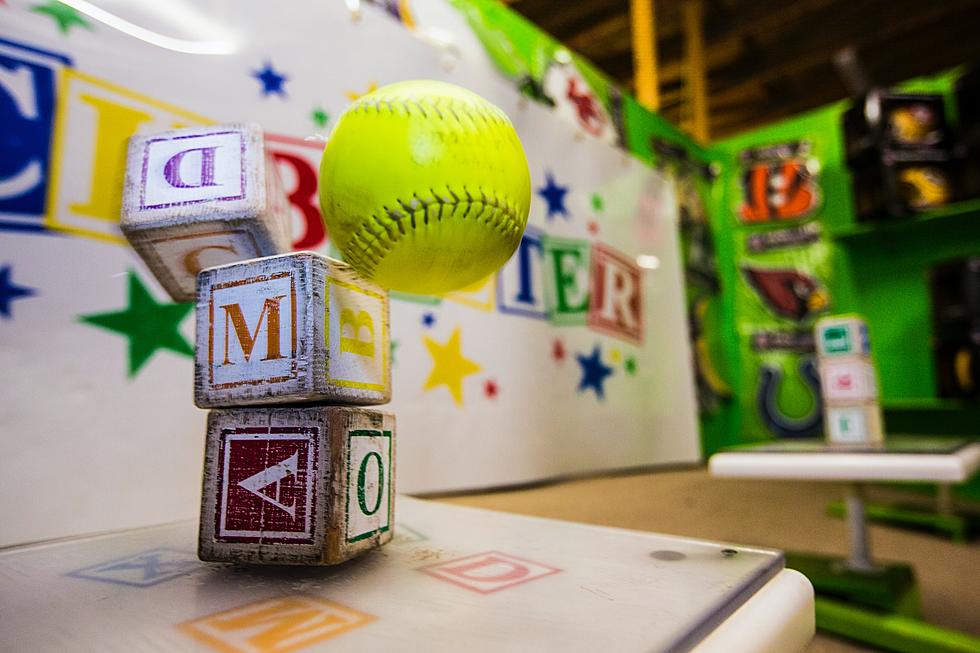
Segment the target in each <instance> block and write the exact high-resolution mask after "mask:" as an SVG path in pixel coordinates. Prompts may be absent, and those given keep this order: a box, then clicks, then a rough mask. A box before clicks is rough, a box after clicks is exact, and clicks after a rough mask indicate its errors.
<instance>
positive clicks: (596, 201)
mask: <svg viewBox="0 0 980 653" xmlns="http://www.w3.org/2000/svg"><path fill="white" fill-rule="evenodd" d="M604 206H605V202H603V201H602V195H600V194H599V193H592V209H593V210H594V211H601V210H602V209H603V207H604Z"/></svg>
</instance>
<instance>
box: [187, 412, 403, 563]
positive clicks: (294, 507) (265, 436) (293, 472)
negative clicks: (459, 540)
mask: <svg viewBox="0 0 980 653" xmlns="http://www.w3.org/2000/svg"><path fill="white" fill-rule="evenodd" d="M394 465H395V417H394V415H392V414H390V413H383V412H380V411H377V410H369V409H365V408H354V407H348V406H307V407H289V408H285V407H262V408H233V409H223V410H214V411H211V413H210V414H209V415H208V432H207V442H206V446H205V455H204V489H203V498H202V505H201V529H200V538H199V540H198V557H200V558H201V560H208V561H212V562H242V563H254V564H275V565H283V564H296V565H332V564H337V563H340V562H343V561H345V560H349V559H350V558H353V557H354V556H357V555H359V554H361V553H363V552H365V551H367V550H370V549H373V548H375V547H378V546H381V545H382V544H384V543H386V542H388V541H389V540H390V539H391V536H392V528H393V524H394V506H395V494H394V478H395V470H394Z"/></svg>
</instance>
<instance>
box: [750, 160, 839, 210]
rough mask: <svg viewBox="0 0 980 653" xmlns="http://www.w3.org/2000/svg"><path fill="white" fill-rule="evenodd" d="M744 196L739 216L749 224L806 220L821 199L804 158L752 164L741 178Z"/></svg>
mask: <svg viewBox="0 0 980 653" xmlns="http://www.w3.org/2000/svg"><path fill="white" fill-rule="evenodd" d="M742 197H743V200H742V205H741V206H740V207H739V209H738V217H739V220H741V221H742V222H744V223H747V224H752V223H759V222H774V221H780V220H799V219H802V218H805V217H807V216H809V215H811V214H812V213H813V212H814V210H815V209H816V208H817V204H818V203H819V199H820V196H819V189H818V188H817V184H816V179H815V177H814V175H813V174H812V173H811V172H810V170H809V169H808V168H807V164H806V161H804V160H802V159H788V160H783V161H776V162H772V161H767V162H760V163H755V164H753V165H751V166H750V167H749V168H748V169H747V170H746V171H745V172H744V173H743V175H742Z"/></svg>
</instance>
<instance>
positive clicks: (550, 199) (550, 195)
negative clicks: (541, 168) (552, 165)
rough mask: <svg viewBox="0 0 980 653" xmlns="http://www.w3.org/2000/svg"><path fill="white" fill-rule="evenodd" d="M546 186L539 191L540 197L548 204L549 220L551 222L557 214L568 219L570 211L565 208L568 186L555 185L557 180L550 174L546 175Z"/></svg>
mask: <svg viewBox="0 0 980 653" xmlns="http://www.w3.org/2000/svg"><path fill="white" fill-rule="evenodd" d="M545 180H546V182H547V183H545V185H544V186H542V187H541V188H539V189H538V195H540V196H541V197H542V198H544V201H545V202H547V203H548V219H549V220H550V219H551V218H552V217H554V215H555V214H556V213H558V214H561V215H563V216H565V217H566V218H567V217H568V209H566V208H565V194H566V193H568V186H559V185H558V184H557V183H555V178H554V177H553V176H552V175H551V173H550V172H546V173H545Z"/></svg>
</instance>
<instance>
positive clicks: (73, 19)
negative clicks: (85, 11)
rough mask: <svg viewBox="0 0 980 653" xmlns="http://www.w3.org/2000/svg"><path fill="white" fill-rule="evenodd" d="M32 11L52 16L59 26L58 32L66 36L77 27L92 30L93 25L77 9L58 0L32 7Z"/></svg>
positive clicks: (50, 0)
mask: <svg viewBox="0 0 980 653" xmlns="http://www.w3.org/2000/svg"><path fill="white" fill-rule="evenodd" d="M31 11H33V12H35V13H38V14H43V15H45V16H50V17H51V18H52V19H53V20H54V22H56V23H57V24H58V31H60V32H61V33H62V34H65V35H67V34H68V32H69V31H70V30H71V28H72V27H74V26H76V25H78V26H79V27H84V28H85V29H87V30H90V31H91V30H92V23H90V22H88V21H87V20H85V19H84V18H82V15H81V14H80V13H79V12H78V10H77V9H75V8H74V7H69V6H68V5H66V4H64V3H63V2H59V1H58V0H48V2H45V3H42V4H39V5H34V6H33V7H31Z"/></svg>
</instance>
